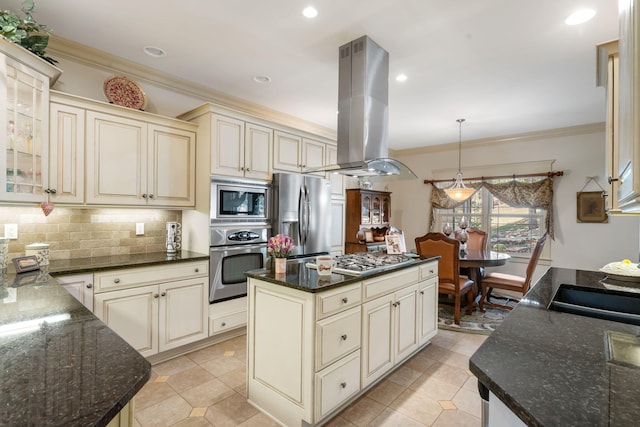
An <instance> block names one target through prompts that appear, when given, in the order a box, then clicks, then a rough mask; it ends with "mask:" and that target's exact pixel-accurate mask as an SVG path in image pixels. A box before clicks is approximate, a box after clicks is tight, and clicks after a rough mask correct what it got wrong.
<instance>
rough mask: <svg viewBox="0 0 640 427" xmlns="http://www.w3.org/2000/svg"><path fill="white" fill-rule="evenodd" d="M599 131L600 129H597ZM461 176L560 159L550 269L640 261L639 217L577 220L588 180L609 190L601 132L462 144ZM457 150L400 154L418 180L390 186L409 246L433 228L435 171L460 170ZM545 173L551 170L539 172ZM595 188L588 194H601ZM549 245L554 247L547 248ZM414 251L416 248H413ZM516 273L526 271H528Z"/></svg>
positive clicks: (394, 216)
mask: <svg viewBox="0 0 640 427" xmlns="http://www.w3.org/2000/svg"><path fill="white" fill-rule="evenodd" d="M598 129H599V127H598ZM462 147H463V148H462V173H463V176H464V170H465V166H466V167H473V166H481V165H487V164H504V163H517V162H529V161H542V160H555V163H554V170H562V171H564V176H561V177H556V178H555V183H554V221H555V227H554V230H555V240H550V241H548V242H550V243H551V265H553V266H554V267H566V268H578V269H586V270H597V269H599V268H600V267H602V266H604V265H605V264H607V263H608V262H611V261H617V260H622V259H624V258H629V259H631V260H633V261H638V252H639V251H638V241H639V240H638V236H639V234H638V230H639V226H638V225H639V220H638V218H637V217H629V216H625V217H621V216H618V217H611V216H610V217H609V222H608V223H602V224H599V223H598V224H586V223H578V222H577V220H576V193H577V192H579V191H580V190H581V189H582V188H583V186H584V184H585V181H586V178H587V177H588V176H597V177H598V182H599V183H600V185H602V186H605V182H606V174H605V136H604V125H603V126H602V130H594V131H592V132H591V133H588V134H579V135H569V136H566V135H564V134H561V133H560V132H558V135H557V136H546V137H541V138H540V139H535V138H533V139H532V138H526V139H524V138H523V139H521V140H518V139H517V138H516V139H514V140H513V141H510V142H500V143H495V144H486V145H480V144H469V145H468V146H466V147H465V143H464V142H463V144H462ZM457 154H458V153H457V146H454V145H452V146H447V147H445V148H444V149H442V150H438V151H431V150H429V151H425V152H422V153H416V152H415V151H413V152H405V153H402V152H399V153H396V154H395V157H396V158H397V159H398V160H400V161H402V162H404V163H405V164H406V165H407V166H409V167H410V168H411V169H412V170H413V171H414V172H415V173H416V175H418V177H419V178H420V179H419V180H418V181H411V182H403V183H402V184H401V185H399V184H397V183H394V184H392V185H391V189H392V191H393V195H392V206H393V209H392V219H393V222H394V225H396V226H397V227H398V228H401V229H403V230H404V232H405V236H406V239H407V241H408V242H411V243H413V239H414V238H415V237H416V236H420V235H423V234H425V233H426V232H427V230H428V226H429V198H430V195H431V190H430V187H431V186H430V185H427V184H424V183H423V180H424V179H431V178H432V171H433V170H438V169H443V168H448V167H451V168H457V162H458V156H457ZM540 172H546V171H540ZM596 190H597V186H595V185H594V184H593V183H592V184H590V186H589V187H587V188H586V189H585V191H596ZM547 244H549V243H547ZM411 246H412V247H413V246H414V245H411ZM512 268H516V269H520V270H522V271H524V266H522V265H521V266H519V267H518V266H515V267H513V266H512Z"/></svg>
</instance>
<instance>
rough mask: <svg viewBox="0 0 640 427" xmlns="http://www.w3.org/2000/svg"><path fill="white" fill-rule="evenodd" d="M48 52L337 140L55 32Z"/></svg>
mask: <svg viewBox="0 0 640 427" xmlns="http://www.w3.org/2000/svg"><path fill="white" fill-rule="evenodd" d="M47 54H48V55H51V56H52V57H60V58H65V59H67V60H69V61H72V62H76V63H80V64H83V65H86V66H88V67H91V68H97V69H101V70H104V71H108V72H111V73H119V74H126V75H127V76H128V77H132V78H135V79H136V80H138V81H143V82H147V83H150V84H152V85H154V86H158V87H161V88H163V89H166V90H170V91H172V92H177V93H181V94H183V95H187V96H190V97H193V98H196V99H201V100H202V101H203V102H213V103H216V104H220V105H224V106H226V107H230V108H233V109H235V110H237V111H240V112H243V113H246V114H249V115H252V116H256V117H259V118H261V119H264V120H268V121H273V122H276V123H281V124H284V125H287V126H290V127H292V128H295V129H299V130H302V131H306V132H309V133H312V134H315V135H318V136H321V137H324V138H328V139H330V140H334V141H335V139H336V131H335V130H333V129H329V128H327V127H324V126H321V125H318V124H316V123H312V122H309V121H306V120H302V119H300V118H299V117H295V116H292V115H289V114H286V113H282V112H280V111H276V110H272V109H270V108H267V107H264V106H262V105H258V104H254V103H252V102H249V101H245V100H243V99H240V98H237V97H234V96H232V95H229V94H227V93H224V92H221V91H218V90H215V89H212V88H210V87H207V86H204V85H201V84H198V83H194V82H192V81H189V80H186V79H183V78H181V77H177V76H174V75H171V74H168V73H164V72H162V71H158V70H156V69H154V68H151V67H147V66H145V65H141V64H138V63H136V62H133V61H129V60H128V59H124V58H121V57H119V56H115V55H112V54H110V53H107V52H104V51H102V50H98V49H94V48H92V47H89V46H86V45H83V44H81V43H78V42H75V41H73V40H69V39H65V38H63V37H59V36H56V35H53V34H52V35H51V37H50V39H49V45H48V47H47Z"/></svg>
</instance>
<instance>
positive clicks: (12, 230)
mask: <svg viewBox="0 0 640 427" xmlns="http://www.w3.org/2000/svg"><path fill="white" fill-rule="evenodd" d="M4 237H6V238H7V239H17V238H18V224H5V225H4Z"/></svg>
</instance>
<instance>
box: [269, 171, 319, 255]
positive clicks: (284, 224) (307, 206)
mask: <svg viewBox="0 0 640 427" xmlns="http://www.w3.org/2000/svg"><path fill="white" fill-rule="evenodd" d="M272 190H273V192H272V194H273V204H272V206H273V217H272V218H273V220H272V231H273V234H274V235H275V234H284V235H287V236H289V237H292V238H293V240H294V242H295V244H296V247H295V249H294V251H293V254H292V256H301V255H309V256H312V255H317V254H321V253H329V251H330V249H331V182H330V181H328V180H326V179H322V178H320V177H317V176H310V175H299V174H289V173H276V174H273V182H272Z"/></svg>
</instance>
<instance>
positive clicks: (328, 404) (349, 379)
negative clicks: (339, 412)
mask: <svg viewBox="0 0 640 427" xmlns="http://www.w3.org/2000/svg"><path fill="white" fill-rule="evenodd" d="M358 391H360V351H359V350H358V351H356V352H354V353H353V354H350V355H349V356H347V357H345V358H344V359H342V360H341V361H339V362H338V363H335V364H334V365H331V366H329V367H328V368H327V369H325V370H323V371H321V372H318V373H317V374H316V421H319V420H320V419H321V418H323V417H325V416H326V415H327V414H329V413H330V412H331V411H333V410H334V409H336V408H337V407H338V406H340V405H341V404H342V403H343V402H345V401H346V400H347V399H349V398H350V397H352V396H353V395H355V394H356V393H357V392H358Z"/></svg>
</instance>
